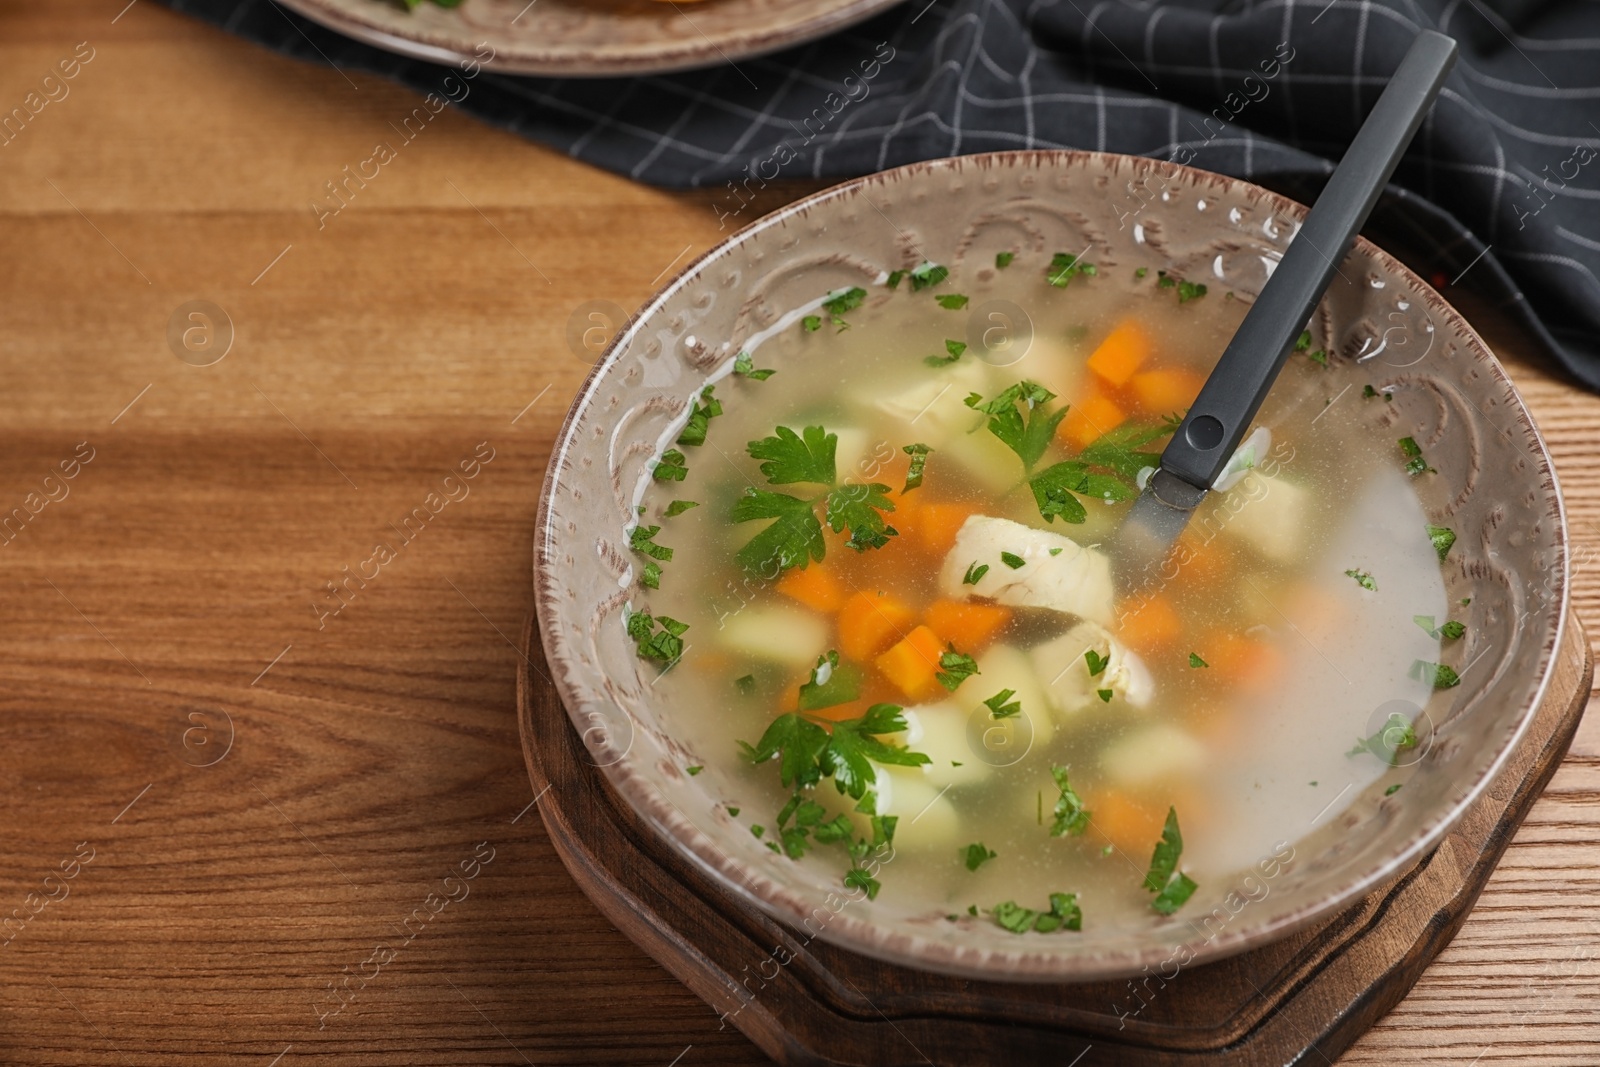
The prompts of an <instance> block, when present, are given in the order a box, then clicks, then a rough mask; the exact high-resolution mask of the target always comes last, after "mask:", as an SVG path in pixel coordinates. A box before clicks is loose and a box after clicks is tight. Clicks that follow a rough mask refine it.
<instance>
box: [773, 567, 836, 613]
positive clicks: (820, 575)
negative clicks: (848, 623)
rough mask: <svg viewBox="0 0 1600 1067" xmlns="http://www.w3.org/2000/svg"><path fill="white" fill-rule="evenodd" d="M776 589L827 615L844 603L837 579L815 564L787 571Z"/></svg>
mask: <svg viewBox="0 0 1600 1067" xmlns="http://www.w3.org/2000/svg"><path fill="white" fill-rule="evenodd" d="M777 588H778V592H780V593H782V594H783V595H784V596H786V597H790V598H791V599H794V600H798V601H800V603H802V604H804V605H805V606H806V607H808V608H810V609H811V610H812V611H820V612H824V613H827V614H829V615H831V614H833V613H834V612H836V611H838V610H839V605H840V604H843V603H844V587H843V586H841V585H840V584H839V579H837V578H835V577H834V576H833V574H832V573H831V572H829V571H826V570H823V569H822V566H821V564H817V563H813V564H811V565H810V566H809V567H806V568H804V569H801V568H799V567H796V568H794V569H793V570H791V571H789V573H787V574H785V575H784V576H783V577H782V578H781V579H780V580H779V581H778V586H777Z"/></svg>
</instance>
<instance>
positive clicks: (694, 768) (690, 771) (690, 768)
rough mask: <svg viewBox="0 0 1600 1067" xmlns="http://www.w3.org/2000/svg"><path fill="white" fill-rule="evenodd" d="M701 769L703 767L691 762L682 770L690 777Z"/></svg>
mask: <svg viewBox="0 0 1600 1067" xmlns="http://www.w3.org/2000/svg"><path fill="white" fill-rule="evenodd" d="M703 770H705V768H704V767H702V766H701V765H700V764H698V763H695V764H691V765H690V766H688V767H685V768H684V772H685V773H687V774H688V775H689V777H690V778H693V777H694V776H695V775H697V774H699V773H700V772H701V771H703Z"/></svg>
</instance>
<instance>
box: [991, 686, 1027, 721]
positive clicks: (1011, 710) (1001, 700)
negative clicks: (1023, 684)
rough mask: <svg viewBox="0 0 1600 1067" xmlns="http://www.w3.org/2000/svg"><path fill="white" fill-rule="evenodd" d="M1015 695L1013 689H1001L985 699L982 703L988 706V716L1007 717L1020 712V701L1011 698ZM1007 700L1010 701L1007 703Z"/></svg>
mask: <svg viewBox="0 0 1600 1067" xmlns="http://www.w3.org/2000/svg"><path fill="white" fill-rule="evenodd" d="M1016 695H1017V693H1016V690H1014V689H1002V690H1000V692H998V693H996V694H995V695H994V696H992V697H990V698H989V699H988V700H985V701H984V704H985V705H986V706H987V707H988V709H989V714H990V716H991V717H993V718H996V719H1009V718H1010V717H1011V716H1013V715H1020V714H1022V702H1021V701H1020V700H1012V699H1011V698H1012V697H1014V696H1016ZM1007 701H1010V703H1007Z"/></svg>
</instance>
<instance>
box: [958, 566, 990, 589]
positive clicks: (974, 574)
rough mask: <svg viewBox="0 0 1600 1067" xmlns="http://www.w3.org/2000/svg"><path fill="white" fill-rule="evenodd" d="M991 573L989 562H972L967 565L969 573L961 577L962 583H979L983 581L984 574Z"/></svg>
mask: <svg viewBox="0 0 1600 1067" xmlns="http://www.w3.org/2000/svg"><path fill="white" fill-rule="evenodd" d="M988 573H989V565H988V564H987V563H971V564H968V565H967V575H966V577H965V578H962V579H961V584H962V585H977V584H978V583H979V582H981V581H983V576H984V575H985V574H988Z"/></svg>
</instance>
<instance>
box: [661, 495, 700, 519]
mask: <svg viewBox="0 0 1600 1067" xmlns="http://www.w3.org/2000/svg"><path fill="white" fill-rule="evenodd" d="M699 506H700V501H698V500H674V501H673V502H672V503H670V504H668V505H667V510H666V511H664V512H662V514H663V515H665V516H666V517H667V518H669V519H670V518H672V517H673V516H675V515H682V514H683V513H684V512H685V511H688V510H689V509H690V508H697V507H699Z"/></svg>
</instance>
